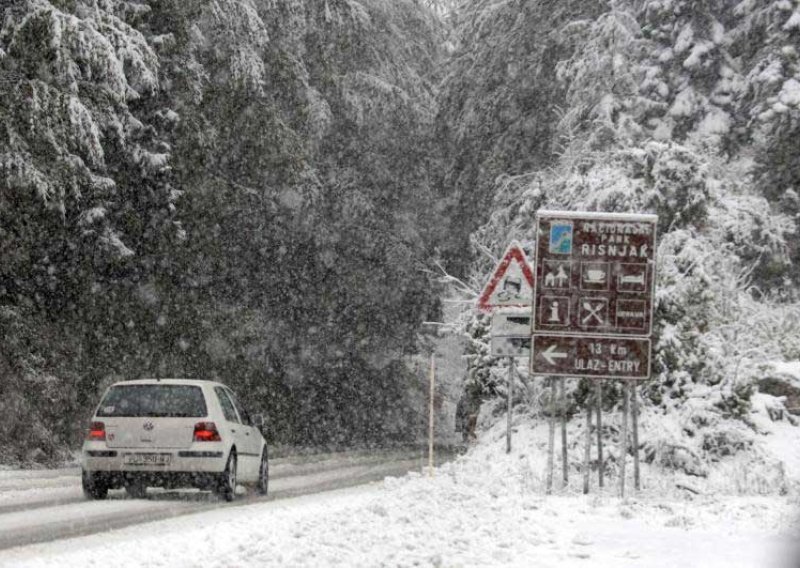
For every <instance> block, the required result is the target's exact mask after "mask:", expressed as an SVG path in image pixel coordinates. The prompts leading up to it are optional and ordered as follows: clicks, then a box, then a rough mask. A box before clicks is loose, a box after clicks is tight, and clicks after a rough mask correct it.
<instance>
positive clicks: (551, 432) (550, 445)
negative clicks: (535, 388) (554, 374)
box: [547, 379, 556, 494]
mask: <svg viewBox="0 0 800 568" xmlns="http://www.w3.org/2000/svg"><path fill="white" fill-rule="evenodd" d="M548 410H549V414H548V421H547V425H548V431H547V493H548V494H550V493H552V492H553V461H554V460H553V454H554V453H555V436H556V380H555V379H550V408H549V409H548Z"/></svg>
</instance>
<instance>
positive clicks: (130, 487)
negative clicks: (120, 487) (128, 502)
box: [125, 479, 147, 499]
mask: <svg viewBox="0 0 800 568" xmlns="http://www.w3.org/2000/svg"><path fill="white" fill-rule="evenodd" d="M125 491H126V492H127V493H128V496H130V497H132V498H133V499H144V498H145V497H146V496H147V485H145V484H144V481H142V480H141V479H132V480H130V481H126V482H125Z"/></svg>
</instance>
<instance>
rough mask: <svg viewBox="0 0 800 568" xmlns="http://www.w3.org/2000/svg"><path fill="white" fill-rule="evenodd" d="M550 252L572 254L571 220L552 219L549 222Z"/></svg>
mask: <svg viewBox="0 0 800 568" xmlns="http://www.w3.org/2000/svg"><path fill="white" fill-rule="evenodd" d="M550 252H551V253H552V254H572V221H554V222H553V223H551V224H550Z"/></svg>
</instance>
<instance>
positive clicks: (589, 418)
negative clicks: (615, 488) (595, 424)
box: [583, 400, 592, 495]
mask: <svg viewBox="0 0 800 568" xmlns="http://www.w3.org/2000/svg"><path fill="white" fill-rule="evenodd" d="M591 449H592V405H591V404H589V401H588V400H587V402H586V447H585V449H584V454H583V494H584V495H586V494H587V493H589V465H590V459H591Z"/></svg>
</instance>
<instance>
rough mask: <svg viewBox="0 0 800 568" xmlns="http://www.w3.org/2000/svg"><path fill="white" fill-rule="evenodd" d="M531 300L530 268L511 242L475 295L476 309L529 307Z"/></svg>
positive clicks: (522, 253) (485, 310)
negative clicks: (486, 281)
mask: <svg viewBox="0 0 800 568" xmlns="http://www.w3.org/2000/svg"><path fill="white" fill-rule="evenodd" d="M532 301H533V270H532V269H531V266H530V264H528V259H527V258H526V257H525V251H523V250H522V247H521V246H520V245H519V243H516V242H514V243H511V244H510V245H509V247H508V248H507V249H506V252H505V254H503V258H502V259H501V260H500V262H499V263H498V264H497V266H496V267H495V269H494V272H492V277H491V278H490V279H489V282H488V284H486V286H485V287H484V288H483V291H482V292H481V295H480V297H479V298H478V309H479V310H481V311H484V312H491V311H494V310H495V309H497V308H526V307H527V308H529V307H530V306H531V303H532Z"/></svg>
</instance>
